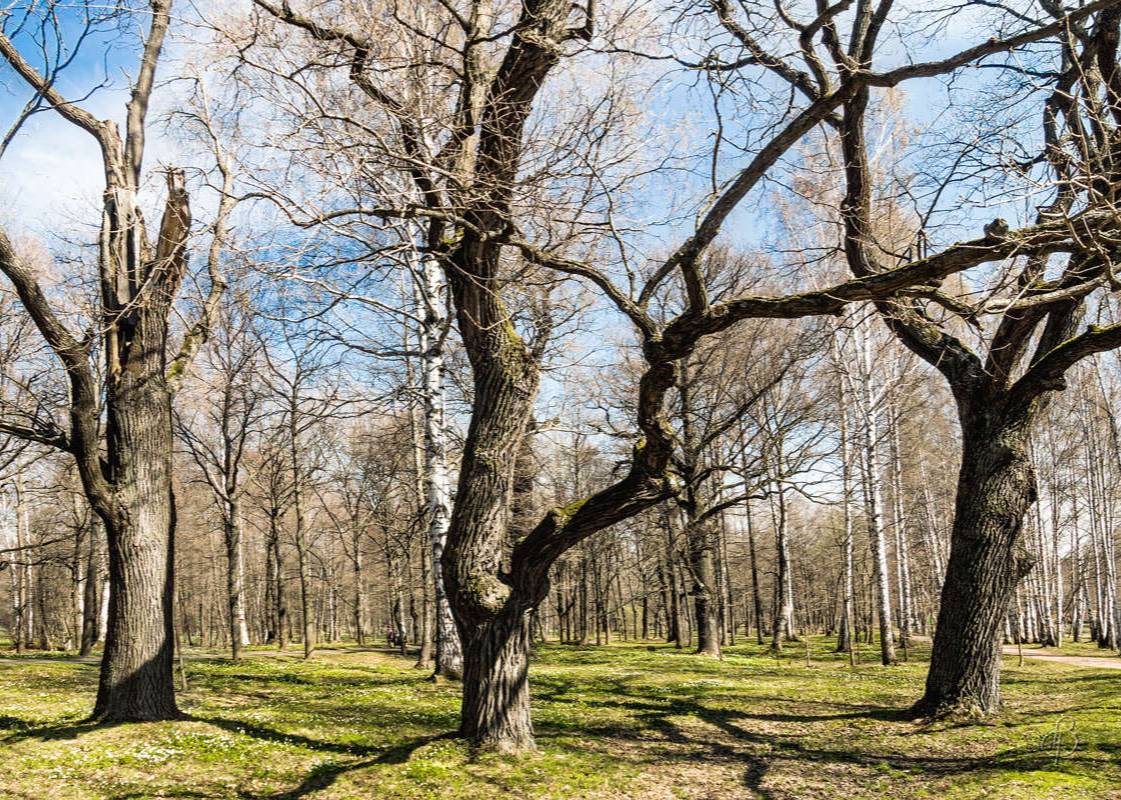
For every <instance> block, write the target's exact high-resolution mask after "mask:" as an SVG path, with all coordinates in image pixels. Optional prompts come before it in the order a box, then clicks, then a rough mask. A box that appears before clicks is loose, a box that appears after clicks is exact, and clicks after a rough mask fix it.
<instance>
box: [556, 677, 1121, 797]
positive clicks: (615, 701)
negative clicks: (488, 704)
mask: <svg viewBox="0 0 1121 800" xmlns="http://www.w3.org/2000/svg"><path fill="white" fill-rule="evenodd" d="M567 688H568V687H565V686H556V687H554V691H553V694H554V696H555V697H559V696H560V695H563V694H565V693H566V690H567ZM740 699H741V700H749V701H756V700H758V701H765V700H774V701H781V702H784V703H788V704H791V705H799V706H805V705H810V706H812V707H820V708H821V713H816V712H815V711H813V710H811V711H804V712H803V711H802V710H801V709H799V710H798V711H797V712H794V713H781V712H771V711H765V712H763V711H760V712H754V711H751V710H739V709H724V708H715V707H712V706H710V705H707V704H705V703H704V702H701V701H699V700H697V699H690V698H681V697H671V698H650V697H647V696H643V695H640V694H634V693H633V692H631V691H629V690H628V688H627V687H626V686H625V685H624V684H623V682H622V681H620V682H618V683H617V684H616V685H615V686H614V688H613V690H612V691H611V692H610V697H606V698H596V699H585V700H583V703H584V704H586V705H590V706H598V707H601V708H605V709H608V708H610V709H618V710H624V711H628V712H630V713H631V715H632V718H631V719H628V720H626V721H621V722H612V723H608V724H607V725H603V726H597V728H596V729H595V730H594V735H598V736H603V737H605V738H611V739H629V740H633V741H635V742H643V743H645V744H646V745H647V746H648V747H649V744H650V742H651V734H652V733H654V734H656V735H657V736H658V737H660V738H661V740H662V741H664V742H665V743H666V746H665V747H655V748H653V750H652V751H650V750H648V756H649V755H650V754H651V753H652V758H653V759H654V760H656V761H658V762H659V763H671V762H675V761H689V762H695V761H697V760H701V761H712V762H718V763H724V764H729V765H738V766H742V767H744V772H743V774H742V780H743V783H744V785H745V786H746V787H747V788H748V789H750V790H751V791H752V792H753V793H754V796H756V797H759V798H763V800H766V799H767V798H771V797H774V796H775V795H774V794H773V793H772V792H771V791H770V790H768V789H767V788H766V787H765V786H764V785H763V784H764V782H765V780H766V777H767V775H768V773H769V772H770V771H771V770H772V769H773V768H774V767H776V766H777V765H779V764H782V763H784V762H785V763H787V764H796V765H797V767H798V769H799V771H801V772H804V773H807V774H811V773H812V772H813V771H814V769H815V767H817V768H818V769H823V768H825V767H828V766H831V765H832V766H841V767H846V768H857V769H868V770H871V771H875V772H880V771H882V770H883V769H884V768H885V767H886V768H889V769H892V770H898V771H900V772H902V773H904V774H909V775H915V776H920V775H921V776H923V777H926V778H947V777H954V776H957V775H962V774H966V773H976V774H978V775H983V774H985V773H991V772H997V771H1006V770H1015V771H1021V772H1033V771H1039V770H1046V771H1055V770H1058V771H1062V772H1071V773H1073V772H1074V771H1077V772H1085V771H1086V770H1093V769H1100V768H1101V767H1102V764H1103V759H1101V758H1100V757H1094V756H1093V754H1088V753H1069V754H1066V755H1064V756H1063V757H1062V758H1061V759H1056V757H1055V755H1054V752H1053V748H1048V747H1047V746H1046V745H1045V743H1044V742H1043V741H1042V740H1041V741H1040V742H1039V743H1032V744H1028V745H1025V746H1020V747H1010V748H1008V749H1006V750H1003V751H1000V752H997V753H992V754H985V755H945V756H943V755H938V754H936V753H934V752H930V751H929V750H923V751H921V752H918V753H905V752H898V751H893V750H883V749H882V745H875V744H872V745H865V744H862V743H861V742H860V741H859V739H855V738H849V739H846V740H845V741H844V744H843V745H842V747H840V748H837V747H832V746H829V745H828V744H818V743H817V742H815V741H814V739H815V737H814V735H813V734H807V732H806V730H805V725H806V724H812V723H816V722H831V721H837V720H857V719H871V720H878V721H882V722H901V721H904V720H907V718H908V715H907V712H906V711H905V710H901V709H898V708H895V707H885V706H874V705H857V704H845V703H828V702H823V701H799V700H794V699H791V698H767V697H747V698H740ZM560 702H563V700H561V701H560ZM830 709H834V710H833V711H832V713H831V711H830ZM688 718H693V719H696V720H700V721H702V722H705V723H708V724H709V725H711V726H712V727H714V728H715V729H716V730H717V731H719V733H720V734H721V735H715V736H714V735H711V734H705V733H704V732H703V729H699V728H696V727H693V726H690V727H688V728H683V727H682V725H681V722H680V720H682V719H688ZM760 721H762V722H778V723H793V724H794V726H793V727H794V730H792V731H791V732H789V733H784V732H781V731H780V732H777V733H776V732H774V731H772V730H767V731H757V730H752V729H751V727H750V726H751V723H753V722H760ZM955 727H957V726H955ZM938 730H939V731H942V730H943V728H939V729H938ZM929 732H930V729H929V728H928V727H927V726H920V725H909V726H907V727H906V728H904V729H901V730H900V731H899V732H898V735H899V736H900V737H906V736H910V735H918V734H923V733H929ZM540 734H541V735H542V736H543V737H548V736H558V737H560V736H567V735H570V734H571V729H568V728H566V727H565V726H563V725H557V726H553V727H551V728H550V727H549V726H547V725H543V726H541V731H540ZM1098 749H1099V750H1100V749H1101V748H1098Z"/></svg>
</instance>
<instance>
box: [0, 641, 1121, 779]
mask: <svg viewBox="0 0 1121 800" xmlns="http://www.w3.org/2000/svg"><path fill="white" fill-rule="evenodd" d="M830 644H831V643H830V642H828V641H826V640H825V639H824V638H822V639H816V640H814V641H813V651H812V653H811V654H810V661H809V664H808V665H807V661H806V652H805V647H804V645H803V644H801V643H799V644H793V645H791V646H789V647H788V648H787V649H786V652H785V653H784V655H783V657H782V658H781V659H776V658H774V657H771V656H769V655H767V654H766V653H765V652H764V651H763V648H761V647H757V646H755V645H741V646H736V647H733V648H729V651H728V655H727V657H726V658H725V660H724V661H723V662H713V661H709V660H706V659H703V658H700V657H698V656H694V655H691V654H688V653H685V652H681V651H675V650H674V649H673V648H670V647H666V646H663V645H655V646H648V645H646V644H642V645H635V644H614V645H611V646H607V647H600V648H594V647H585V648H577V647H566V646H560V645H548V646H544V647H541V648H540V649H539V650H538V652H537V655H536V658H535V660H534V663H533V666H532V672H531V679H532V682H533V700H534V714H535V720H536V728H537V734H538V742H539V745H540V750H539V751H538V752H537V753H535V754H533V755H530V756H524V757H521V758H517V759H509V758H500V757H497V756H494V755H488V754H483V755H479V756H476V757H473V756H472V754H471V753H470V752H469V750H468V748H467V747H466V746H465V745H464V744H463V743H462V742H460V741H458V740H456V739H454V738H450V736H449V735H448V732H449V731H451V730H453V729H454V727H455V722H456V712H457V710H458V692H457V689H456V687H455V686H454V685H448V684H442V685H436V684H434V683H432V682H430V681H428V680H426V675H425V674H424V673H421V672H419V671H418V670H415V669H413V668H412V660H411V659H405V658H403V657H401V656H398V655H395V654H392V653H390V652H389V651H387V650H376V649H360V648H337V649H331V650H323V651H321V652H319V653H318V654H317V655H316V656H315V658H314V659H313V660H312V661H311V662H304V661H302V660H301V659H299V658H296V657H284V658H275V657H269V658H266V657H261V656H260V655H254V656H252V657H250V658H247V659H245V660H243V661H241V662H232V661H228V660H225V659H223V658H219V657H214V656H215V655H217V654H214V653H208V654H203V653H196V654H194V656H196V657H193V658H191V660H190V661H189V662H188V665H187V672H188V675H189V681H190V688H189V689H188V690H187V691H186V692H184V693H182V698H181V702H182V706H183V708H184V710H185V711H186V712H188V713H189V714H190V715H191V717H192V718H191V719H190V720H187V721H182V722H168V723H149V724H144V725H125V726H117V727H91V726H89V725H87V724H85V723H84V722H83V721H82V717H83V715H84V714H85V713H87V712H88V710H89V708H90V705H91V702H92V698H93V694H94V691H95V688H96V679H97V667H96V665H95V664H90V663H86V662H82V661H78V660H75V659H69V658H65V657H58V658H51V657H44V656H43V655H42V654H37V655H36V654H31V655H27V656H24V657H11V658H4V659H0V754H2V758H0V798H5V800H8V799H9V798H11V799H12V800H46V799H47V798H50V799H51V800H68V799H70V798H99V799H106V800H108V799H110V798H111V799H112V800H126V799H127V800H140V798H208V799H215V800H217V799H218V798H231V799H233V798H237V799H238V800H296V798H314V799H315V800H327V798H331V799H332V800H349V799H351V798H354V799H355V800H357V798H362V799H363V800H368V799H369V798H379V800H380V799H381V798H417V799H418V800H419V798H448V799H449V800H450V799H451V798H456V799H457V800H459V799H463V800H474V799H482V798H486V800H502V799H503V798H556V799H557V800H559V799H560V798H597V799H599V798H604V799H605V800H621V799H622V798H634V799H635V800H663V799H665V800H668V799H669V798H711V799H712V800H723V798H767V799H770V800H809V799H811V798H845V800H851V799H853V798H882V797H892V798H951V799H957V800H964V799H965V798H982V797H1000V798H1001V800H1029V799H1030V800H1051V799H1052V798H1055V799H1058V798H1095V800H1097V799H1100V798H1119V799H1121V692H1119V691H1118V689H1119V688H1121V687H1119V681H1121V676H1118V675H1117V673H1116V672H1114V671H1110V670H1102V669H1087V668H1085V667H1082V666H1073V665H1068V664H1062V663H1051V662H1049V661H1043V660H1036V659H1031V658H1029V659H1027V660H1025V662H1024V666H1023V667H1018V666H1017V665H1016V663H1017V659H1016V657H1015V656H1012V657H1007V658H1005V672H1004V691H1005V698H1006V703H1007V708H1006V710H1005V712H1004V713H1003V714H1002V715H1001V716H1000V717H998V718H997V719H995V720H993V721H990V722H988V723H985V724H971V725H960V724H959V725H952V724H947V723H937V724H920V723H915V722H911V721H907V720H905V719H903V718H902V715H901V714H900V711H901V709H904V708H906V707H907V705H908V704H909V703H911V702H912V701H914V700H915V699H916V698H917V697H918V695H919V693H920V689H921V687H922V681H923V675H924V669H925V664H924V661H925V659H926V655H927V652H926V651H927V648H928V645H926V644H925V643H919V644H917V645H916V646H914V647H912V649H911V652H910V654H909V655H910V661H909V662H908V663H905V664H901V665H899V666H896V667H890V668H883V667H880V666H878V665H877V664H875V663H874V662H873V661H872V659H873V658H874V655H875V654H874V651H873V649H872V648H871V647H870V646H868V645H863V646H862V648H861V649H862V653H861V657H862V659H863V663H861V664H860V665H858V666H857V668H855V669H853V668H850V667H849V666H848V663H847V659H846V658H844V657H839V656H837V655H835V654H833V653H832V652H830ZM1052 652H1053V651H1052ZM1062 652H1063V653H1064V654H1066V655H1069V656H1072V657H1077V658H1094V657H1095V656H1094V653H1097V652H1099V651H1097V650H1096V648H1092V647H1089V646H1086V645H1081V646H1080V645H1073V646H1070V647H1068V648H1064V650H1063V651H1062ZM294 655H295V654H293V656H294Z"/></svg>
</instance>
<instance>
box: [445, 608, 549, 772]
mask: <svg viewBox="0 0 1121 800" xmlns="http://www.w3.org/2000/svg"><path fill="white" fill-rule="evenodd" d="M460 633H461V635H462V637H463V643H464V660H463V663H464V673H463V700H462V714H461V717H460V719H461V722H460V728H459V735H460V736H462V737H464V738H465V739H468V740H470V741H471V742H472V743H474V744H476V745H479V746H482V747H487V748H491V749H494V750H497V751H498V752H502V753H520V752H525V751H528V750H533V749H535V744H534V740H533V723H532V721H531V719H530V711H529V622H528V615H527V613H526V612H524V611H516V610H513V609H510V610H506V609H504V610H503V611H501V612H500V613H498V614H496V615H494V616H493V617H491V618H490V619H485V620H484V619H480V620H479V621H478V622H477V623H475V624H471V623H467V624H462V625H461V627H460Z"/></svg>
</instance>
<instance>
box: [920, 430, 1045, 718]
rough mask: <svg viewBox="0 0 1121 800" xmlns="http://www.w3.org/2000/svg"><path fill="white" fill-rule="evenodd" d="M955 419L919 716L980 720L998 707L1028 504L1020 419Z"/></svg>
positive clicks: (1028, 471)
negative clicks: (937, 596)
mask: <svg viewBox="0 0 1121 800" xmlns="http://www.w3.org/2000/svg"><path fill="white" fill-rule="evenodd" d="M987 414H988V412H986V411H984V410H981V411H978V412H976V413H975V415H974V414H964V413H963V415H962V432H963V436H962V464H961V472H960V473H959V477H958V491H957V503H956V508H955V515H954V531H953V537H952V539H951V542H952V544H951V547H950V558H949V562H948V563H947V565H946V581H945V584H944V587H943V591H942V604H941V607H940V609H939V613H938V627H937V628H936V629H935V634H934V647H933V650H932V653H931V662H930V672H929V674H928V675H927V681H926V693H925V694H924V695H923V697H922V699H921V700H920V701H919V702H918V703H917V704H916V705H915V707H914V711H915V712H916V713H918V714H922V715H943V714H953V715H957V714H964V715H966V716H984V715H987V714H991V713H993V712H995V711H997V710H998V709H999V708H1000V656H1001V628H1002V625H1003V623H1004V619H1005V615H1006V614H1007V612H1008V608H1009V604H1010V602H1011V599H1012V595H1013V592H1014V590H1015V588H1016V584H1017V583H1018V582H1019V581H1020V579H1021V578H1023V577H1024V576H1025V575H1026V574H1027V573H1028V572H1029V571H1030V569H1031V567H1032V560H1031V558H1030V556H1029V555H1028V554H1027V552H1026V551H1025V550H1024V549H1023V546H1022V544H1021V533H1022V527H1023V521H1024V517H1025V515H1026V513H1027V511H1028V509H1029V507H1030V505H1031V504H1032V503H1033V502H1035V499H1036V487H1035V476H1034V474H1033V471H1032V467H1031V459H1030V457H1029V454H1028V446H1027V444H1028V443H1027V434H1026V429H1027V426H1028V422H1027V420H1026V419H1023V418H1021V419H1019V420H1016V421H1013V422H1012V423H1005V422H1002V421H1001V420H993V419H989V418H986V417H987Z"/></svg>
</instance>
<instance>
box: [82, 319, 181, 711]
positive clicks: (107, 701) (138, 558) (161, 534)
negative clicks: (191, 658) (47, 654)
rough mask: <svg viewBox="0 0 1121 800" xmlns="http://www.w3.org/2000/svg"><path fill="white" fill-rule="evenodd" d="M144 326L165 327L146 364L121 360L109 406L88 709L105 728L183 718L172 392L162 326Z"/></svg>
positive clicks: (136, 343)
mask: <svg viewBox="0 0 1121 800" xmlns="http://www.w3.org/2000/svg"><path fill="white" fill-rule="evenodd" d="M144 323H146V324H148V325H151V326H153V327H162V328H163V335H158V332H157V335H156V337H155V338H156V341H158V342H159V347H158V348H153V350H155V352H154V353H152V354H150V355H149V356H148V357H147V358H145V357H144V355H143V354H141V355H140V357H139V358H138V361H140V362H141V363H139V364H137V363H128V364H126V366H125V367H124V368H123V369H122V370H121V374H120V376H119V377H118V379H117V381H116V382H115V384H114V385H113V390H112V392H111V395H110V399H109V403H108V408H109V412H108V438H109V447H108V456H107V458H108V461H109V465H110V470H111V477H112V480H113V485H114V486H115V491H114V493H113V498H112V499H113V502H114V506H113V508H112V509H111V510H110V513H108V514H103V516H102V519H103V521H104V522H105V527H106V533H107V536H108V541H109V585H110V592H109V624H108V629H107V631H106V636H105V652H104V655H103V657H102V664H101V680H100V683H99V685H98V691H97V702H96V704H95V706H94V712H93V717H94V718H95V719H98V720H103V721H108V722H132V721H144V720H161V719H175V718H177V717H178V716H179V709H178V708H177V707H176V704H175V683H174V678H173V674H172V667H173V663H172V657H173V651H174V639H173V630H172V628H173V624H172V623H173V620H172V594H173V592H172V590H173V580H174V558H173V553H174V536H175V498H174V496H173V494H172V490H171V470H172V464H171V460H172V459H171V454H172V428H171V395H170V393H169V392H168V388H167V383H166V380H165V379H164V364H163V360H164V358H163V347H162V345H163V342H164V341H165V339H166V324H167V323H166V321H165V320H162V319H157V320H153V319H151V318H150V317H149V318H146V319H144ZM152 333H153V331H142V332H141V335H139V336H138V341H134V342H133V346H134V347H135V348H137V349H144V347H145V345H146V344H147V341H146V340H147V339H148V338H149V336H151V335H152ZM144 334H147V335H144ZM145 362H148V363H145ZM151 362H155V363H151ZM101 512H102V510H101V509H99V513H101Z"/></svg>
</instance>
